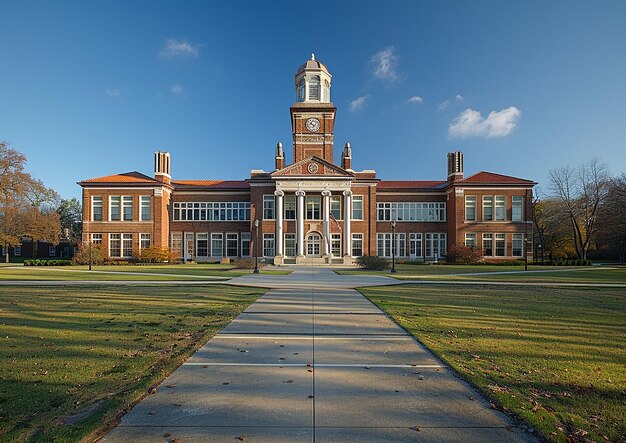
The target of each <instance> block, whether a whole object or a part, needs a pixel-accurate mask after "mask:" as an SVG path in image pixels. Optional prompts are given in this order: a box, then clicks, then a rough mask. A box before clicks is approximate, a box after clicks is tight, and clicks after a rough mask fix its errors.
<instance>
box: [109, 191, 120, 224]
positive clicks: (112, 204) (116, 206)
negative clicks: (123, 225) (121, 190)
mask: <svg viewBox="0 0 626 443" xmlns="http://www.w3.org/2000/svg"><path fill="white" fill-rule="evenodd" d="M121 201H122V197H120V196H119V195H111V196H110V197H109V220H110V221H120V220H121V213H122V212H121V210H122V209H121Z"/></svg>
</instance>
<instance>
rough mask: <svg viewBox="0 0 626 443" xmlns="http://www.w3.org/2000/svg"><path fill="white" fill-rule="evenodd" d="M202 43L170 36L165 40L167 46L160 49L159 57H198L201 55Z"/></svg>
mask: <svg viewBox="0 0 626 443" xmlns="http://www.w3.org/2000/svg"><path fill="white" fill-rule="evenodd" d="M201 47H202V45H200V44H195V45H194V44H192V43H189V42H188V41H187V40H176V39H175V38H168V39H167V40H166V41H165V46H163V49H161V50H160V51H159V57H161V58H165V59H168V60H173V59H176V58H185V57H191V58H198V57H199V56H200V48H201Z"/></svg>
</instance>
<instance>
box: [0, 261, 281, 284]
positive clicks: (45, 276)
mask: <svg viewBox="0 0 626 443" xmlns="http://www.w3.org/2000/svg"><path fill="white" fill-rule="evenodd" d="M92 269H93V271H96V272H93V271H92V272H85V271H87V270H88V266H58V267H57V266H16V267H3V268H1V269H0V280H89V281H111V280H146V281H151V280H159V281H160V280H165V281H167V280H170V281H171V280H183V279H193V280H200V279H202V278H206V279H207V280H211V279H214V277H226V278H232V277H238V276H241V275H246V274H250V273H251V272H252V271H251V270H246V269H235V268H234V266H232V265H222V264H219V263H210V264H208V263H206V264H205V263H202V264H184V265H182V264H180V265H142V266H132V265H117V266H93V267H92ZM289 272H290V271H283V270H266V269H263V268H261V273H262V274H274V275H283V274H288V273H289ZM123 273H128V275H124V274H123ZM140 274H147V275H140ZM151 274H160V275H151Z"/></svg>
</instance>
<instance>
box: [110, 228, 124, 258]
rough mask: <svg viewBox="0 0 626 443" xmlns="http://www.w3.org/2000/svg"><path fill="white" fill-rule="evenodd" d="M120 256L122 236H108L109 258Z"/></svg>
mask: <svg viewBox="0 0 626 443" xmlns="http://www.w3.org/2000/svg"><path fill="white" fill-rule="evenodd" d="M121 256H122V234H109V257H121Z"/></svg>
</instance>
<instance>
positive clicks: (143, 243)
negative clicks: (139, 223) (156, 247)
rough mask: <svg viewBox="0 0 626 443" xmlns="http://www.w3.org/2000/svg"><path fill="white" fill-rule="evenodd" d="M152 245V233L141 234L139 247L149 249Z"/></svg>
mask: <svg viewBox="0 0 626 443" xmlns="http://www.w3.org/2000/svg"><path fill="white" fill-rule="evenodd" d="M150 246H152V234H139V249H147V248H149V247H150Z"/></svg>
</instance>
